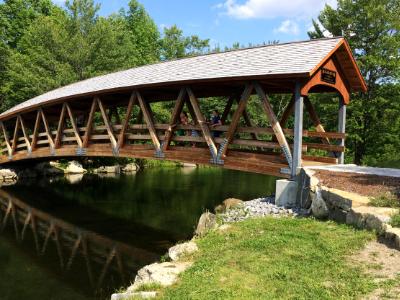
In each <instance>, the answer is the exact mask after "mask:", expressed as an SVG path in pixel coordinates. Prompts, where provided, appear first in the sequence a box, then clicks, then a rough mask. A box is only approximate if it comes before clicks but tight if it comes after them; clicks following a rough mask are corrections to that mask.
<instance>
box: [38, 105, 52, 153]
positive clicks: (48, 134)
mask: <svg viewBox="0 0 400 300" xmlns="http://www.w3.org/2000/svg"><path fill="white" fill-rule="evenodd" d="M39 110H40V114H41V115H42V121H43V124H44V129H45V131H46V135H47V139H48V141H49V145H50V149H51V150H54V149H55V147H54V141H53V137H52V136H51V130H50V127H49V123H48V122H47V119H46V116H45V114H44V111H43V109H41V108H40V109H39Z"/></svg>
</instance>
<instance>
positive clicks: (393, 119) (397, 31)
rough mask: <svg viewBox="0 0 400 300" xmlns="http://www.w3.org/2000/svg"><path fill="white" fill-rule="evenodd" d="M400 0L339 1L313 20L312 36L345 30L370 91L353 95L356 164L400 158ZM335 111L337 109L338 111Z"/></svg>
mask: <svg viewBox="0 0 400 300" xmlns="http://www.w3.org/2000/svg"><path fill="white" fill-rule="evenodd" d="M399 14H400V2H399V1H398V0H357V1H347V0H339V1H338V6H337V9H333V8H332V7H330V6H328V5H327V6H326V7H325V9H324V10H323V11H322V12H321V14H320V15H319V17H318V21H319V23H318V22H316V21H315V20H314V21H313V24H314V31H311V32H309V36H310V37H311V38H318V37H322V36H323V34H324V31H327V32H329V33H330V34H332V35H334V36H340V35H343V36H344V37H345V38H346V39H347V40H348V42H349V43H350V46H351V47H352V49H353V50H354V53H353V54H354V56H355V57H356V59H357V62H358V65H359V67H360V69H361V73H362V75H363V76H364V78H365V79H366V83H367V86H368V92H367V93H365V94H353V95H352V100H351V104H350V106H349V109H348V125H347V128H348V133H349V139H348V142H347V146H348V148H349V149H350V153H349V154H351V155H352V156H353V158H354V161H355V162H356V163H361V162H362V163H364V164H369V165H377V166H380V165H386V162H387V161H393V162H395V163H396V164H399V162H400V155H399V149H400V135H399V131H400V114H399V111H400V85H399V79H400V53H399V48H400V19H399ZM332 113H333V111H332Z"/></svg>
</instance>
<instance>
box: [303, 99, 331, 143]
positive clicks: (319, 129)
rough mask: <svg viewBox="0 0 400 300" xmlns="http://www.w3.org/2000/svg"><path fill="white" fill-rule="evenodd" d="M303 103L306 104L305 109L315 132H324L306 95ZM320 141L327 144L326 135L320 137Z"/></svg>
mask: <svg viewBox="0 0 400 300" xmlns="http://www.w3.org/2000/svg"><path fill="white" fill-rule="evenodd" d="M304 104H305V106H306V109H307V111H308V113H309V115H310V119H311V121H312V122H313V124H314V126H315V130H316V131H317V132H325V129H324V126H322V124H321V120H320V119H319V117H318V115H317V112H316V111H315V109H314V106H313V105H312V103H311V101H310V99H309V98H308V97H304ZM322 143H324V144H326V145H329V144H330V141H329V139H328V138H326V137H322Z"/></svg>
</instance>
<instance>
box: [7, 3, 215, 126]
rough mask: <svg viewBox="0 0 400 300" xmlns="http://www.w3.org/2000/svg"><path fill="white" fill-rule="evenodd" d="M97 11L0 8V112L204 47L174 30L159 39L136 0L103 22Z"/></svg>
mask: <svg viewBox="0 0 400 300" xmlns="http://www.w3.org/2000/svg"><path fill="white" fill-rule="evenodd" d="M99 9H100V6H99V5H96V4H95V3H94V1H93V0H70V1H67V2H66V8H65V10H62V9H61V8H58V7H56V6H53V5H52V4H51V1H50V0H40V1H32V0H9V1H5V2H4V3H1V4H0V13H1V14H0V32H4V33H5V34H4V35H2V36H1V38H0V57H1V58H2V59H1V62H0V71H1V73H0V91H1V93H0V95H2V96H1V97H2V99H1V100H2V101H1V104H0V110H1V111H4V110H6V109H8V108H10V107H12V106H14V105H16V104H18V103H20V102H22V101H25V100H27V99H29V98H32V97H34V96H37V95H40V94H42V93H44V92H46V91H49V90H52V89H55V88H58V87H60V86H64V85H67V84H69V83H72V82H75V81H79V80H83V79H86V78H90V77H93V76H97V75H102V74H105V73H110V72H113V71H117V70H121V69H127V68H131V67H134V66H138V65H144V64H148V63H153V62H156V61H159V60H160V58H161V57H162V58H165V55H162V54H161V53H164V54H165V53H167V52H168V53H169V54H168V58H172V57H182V56H185V55H191V54H194V53H199V52H201V51H203V50H204V49H205V48H206V47H207V46H208V40H201V39H200V38H199V37H198V36H190V37H185V36H184V35H183V33H182V31H181V30H180V29H178V28H177V27H176V26H174V27H173V28H171V29H170V30H166V34H165V35H164V36H163V38H161V37H160V33H159V31H158V28H157V26H156V24H155V23H154V21H153V20H152V19H151V18H150V17H149V15H148V14H147V12H146V11H145V9H144V7H143V6H142V5H141V4H139V3H138V2H137V1H136V0H131V1H130V2H129V5H128V9H127V10H126V11H125V10H121V11H120V12H119V13H118V14H114V15H111V16H109V17H100V16H99V15H98V11H99ZM172 40H173V41H174V43H170V42H172ZM163 47H168V49H164V48H163ZM159 108H160V111H158V112H160V114H161V115H162V119H166V118H167V114H166V112H165V111H162V109H163V108H162V106H160V107H159ZM168 116H169V115H168Z"/></svg>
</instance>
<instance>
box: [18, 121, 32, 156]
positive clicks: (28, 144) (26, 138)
mask: <svg viewBox="0 0 400 300" xmlns="http://www.w3.org/2000/svg"><path fill="white" fill-rule="evenodd" d="M18 119H19V122H20V124H21V129H22V135H23V136H24V140H25V144H26V148H27V150H28V152H29V153H30V152H32V148H31V143H30V141H29V137H28V134H27V133H26V128H25V123H24V120H23V119H22V117H21V115H19V116H18Z"/></svg>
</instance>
